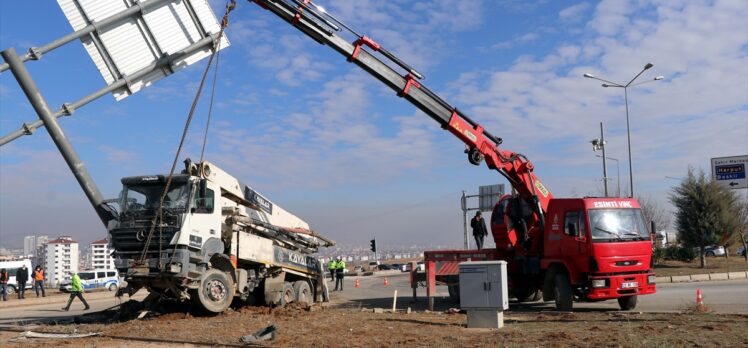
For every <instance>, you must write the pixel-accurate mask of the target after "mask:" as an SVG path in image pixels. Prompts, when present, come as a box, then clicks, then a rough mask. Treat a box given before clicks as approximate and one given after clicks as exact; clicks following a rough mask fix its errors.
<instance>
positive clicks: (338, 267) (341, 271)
mask: <svg viewBox="0 0 748 348" xmlns="http://www.w3.org/2000/svg"><path fill="white" fill-rule="evenodd" d="M343 276H345V261H343V258H342V257H340V256H338V261H337V262H335V290H333V291H338V284H340V291H343Z"/></svg>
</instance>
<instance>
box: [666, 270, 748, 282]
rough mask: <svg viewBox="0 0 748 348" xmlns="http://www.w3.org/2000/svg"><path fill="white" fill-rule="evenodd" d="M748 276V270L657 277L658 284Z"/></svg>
mask: <svg viewBox="0 0 748 348" xmlns="http://www.w3.org/2000/svg"><path fill="white" fill-rule="evenodd" d="M746 278H748V271H740V272H727V273H702V274H691V275H677V276H663V277H655V282H656V283H657V284H662V283H691V282H706V281H716V280H734V279H746Z"/></svg>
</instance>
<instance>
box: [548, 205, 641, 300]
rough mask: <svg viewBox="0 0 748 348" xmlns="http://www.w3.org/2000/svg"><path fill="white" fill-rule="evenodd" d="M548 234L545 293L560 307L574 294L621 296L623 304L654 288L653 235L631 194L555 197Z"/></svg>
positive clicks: (595, 297) (598, 297) (602, 297)
mask: <svg viewBox="0 0 748 348" xmlns="http://www.w3.org/2000/svg"><path fill="white" fill-rule="evenodd" d="M545 230H546V233H545V234H544V237H543V257H542V259H541V260H540V268H541V269H542V270H544V273H545V276H544V277H543V290H544V291H543V294H544V299H546V300H555V301H556V307H557V308H558V309H560V310H571V309H572V302H573V300H574V299H575V298H576V299H579V300H583V301H602V300H608V299H617V300H618V303H619V305H620V307H621V309H624V310H629V309H633V308H634V307H635V306H636V302H637V296H638V295H647V294H653V293H655V291H656V288H655V276H654V273H653V272H652V268H653V263H652V261H653V259H652V237H651V234H650V232H649V230H648V228H647V224H646V223H645V220H644V217H643V215H642V212H641V209H640V207H639V203H638V202H637V201H636V200H635V199H628V198H590V197H588V198H565V199H558V198H556V199H553V200H551V202H550V204H549V206H548V212H547V214H546V223H545Z"/></svg>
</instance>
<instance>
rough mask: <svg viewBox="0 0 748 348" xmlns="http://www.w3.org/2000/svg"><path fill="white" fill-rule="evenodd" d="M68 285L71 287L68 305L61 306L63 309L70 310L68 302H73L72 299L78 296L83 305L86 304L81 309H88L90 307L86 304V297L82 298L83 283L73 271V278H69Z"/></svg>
mask: <svg viewBox="0 0 748 348" xmlns="http://www.w3.org/2000/svg"><path fill="white" fill-rule="evenodd" d="M70 286H71V287H72V289H71V290H70V298H69V299H68V305H67V306H65V307H62V310H63V311H68V310H70V304H71V303H73V299H74V298H76V297H78V298H79V299H80V300H81V302H83V305H84V306H86V308H84V309H83V310H84V311H85V310H88V309H89V308H91V307H90V306H89V305H88V302H86V299H84V298H83V284H81V277H79V276H78V273H77V272H75V273H73V278H72V279H71V280H70Z"/></svg>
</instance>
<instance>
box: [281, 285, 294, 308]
mask: <svg viewBox="0 0 748 348" xmlns="http://www.w3.org/2000/svg"><path fill="white" fill-rule="evenodd" d="M293 301H296V291H295V290H294V288H293V285H291V283H290V282H284V283H283V290H282V291H281V296H280V300H279V301H278V305H280V306H285V305H287V304H289V303H291V302H293Z"/></svg>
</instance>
